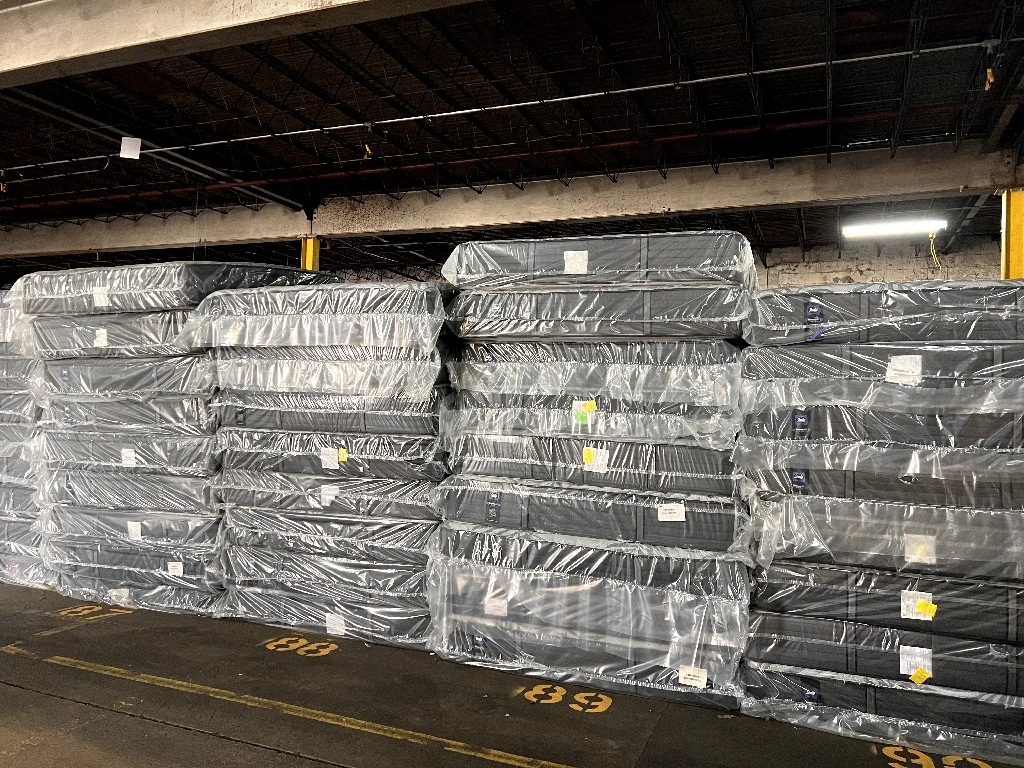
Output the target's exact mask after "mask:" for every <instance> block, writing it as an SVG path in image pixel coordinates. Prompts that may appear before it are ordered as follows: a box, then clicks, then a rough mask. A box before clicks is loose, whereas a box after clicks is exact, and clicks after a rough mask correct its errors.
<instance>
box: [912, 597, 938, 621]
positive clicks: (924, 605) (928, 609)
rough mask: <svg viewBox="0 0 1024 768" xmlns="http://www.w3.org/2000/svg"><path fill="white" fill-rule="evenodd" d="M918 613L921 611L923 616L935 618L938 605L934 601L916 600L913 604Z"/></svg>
mask: <svg viewBox="0 0 1024 768" xmlns="http://www.w3.org/2000/svg"><path fill="white" fill-rule="evenodd" d="M915 608H916V610H917V612H918V613H923V614H924V615H925V616H931V617H932V618H933V619H934V618H935V612H936V611H937V610H939V606H937V605H936V604H935V603H929V602H928V601H927V600H918V601H917V605H916V606H915Z"/></svg>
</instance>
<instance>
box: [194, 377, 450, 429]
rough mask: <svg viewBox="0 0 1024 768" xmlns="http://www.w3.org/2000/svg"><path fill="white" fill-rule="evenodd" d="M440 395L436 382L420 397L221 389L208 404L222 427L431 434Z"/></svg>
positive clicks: (442, 397) (438, 407) (441, 389)
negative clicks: (210, 403) (421, 398)
mask: <svg viewBox="0 0 1024 768" xmlns="http://www.w3.org/2000/svg"><path fill="white" fill-rule="evenodd" d="M445 398H446V393H445V391H444V389H443V388H441V387H434V389H432V390H431V392H430V395H429V397H427V398H426V399H423V400H413V399H411V398H409V397H407V396H391V397H378V396H375V395H336V394H322V393H315V392H245V391H239V390H235V389H221V390H220V391H218V392H217V394H216V396H215V397H214V400H213V408H214V410H215V411H216V413H217V416H218V419H219V422H220V423H221V424H222V425H224V426H225V427H248V428H250V429H279V430H285V431H302V430H306V429H309V430H313V431H315V432H342V433H351V432H361V433H374V434H378V433H381V434H392V435H436V434H437V433H438V428H439V424H438V419H439V413H440V409H441V404H442V402H443V401H444V400H445Z"/></svg>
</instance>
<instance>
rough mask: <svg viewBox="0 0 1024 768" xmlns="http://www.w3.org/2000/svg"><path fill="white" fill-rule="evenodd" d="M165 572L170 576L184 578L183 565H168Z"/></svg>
mask: <svg viewBox="0 0 1024 768" xmlns="http://www.w3.org/2000/svg"><path fill="white" fill-rule="evenodd" d="M167 572H168V573H169V574H171V576H184V575H185V564H184V563H168V564H167Z"/></svg>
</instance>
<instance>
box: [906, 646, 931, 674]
mask: <svg viewBox="0 0 1024 768" xmlns="http://www.w3.org/2000/svg"><path fill="white" fill-rule="evenodd" d="M918 667H921V669H923V670H924V671H925V672H927V673H928V674H929V675H930V674H932V649H931V648H916V647H915V646H913V645H901V646H900V674H901V675H912V674H914V673H915V672H916V671H917V668H918Z"/></svg>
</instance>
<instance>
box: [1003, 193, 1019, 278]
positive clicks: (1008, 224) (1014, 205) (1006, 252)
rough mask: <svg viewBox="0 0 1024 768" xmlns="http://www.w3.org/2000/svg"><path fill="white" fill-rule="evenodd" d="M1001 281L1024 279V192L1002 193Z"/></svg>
mask: <svg viewBox="0 0 1024 768" xmlns="http://www.w3.org/2000/svg"><path fill="white" fill-rule="evenodd" d="M1002 254H1003V280H1020V279H1024V190H1021V189H1008V190H1006V191H1005V192H1003V237H1002Z"/></svg>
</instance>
